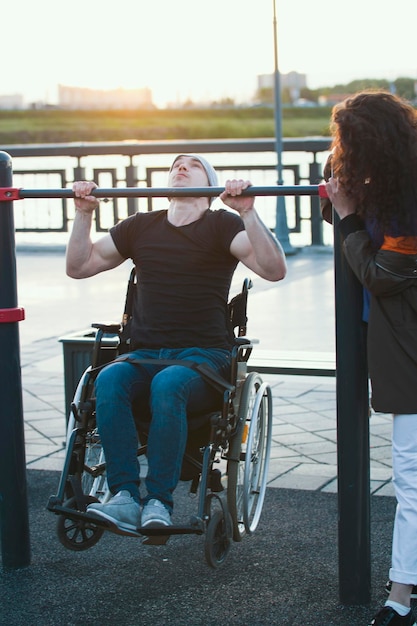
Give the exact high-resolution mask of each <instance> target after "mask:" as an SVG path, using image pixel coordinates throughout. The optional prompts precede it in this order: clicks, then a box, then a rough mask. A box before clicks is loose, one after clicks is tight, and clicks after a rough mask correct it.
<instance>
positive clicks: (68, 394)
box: [59, 328, 119, 422]
mask: <svg viewBox="0 0 417 626" xmlns="http://www.w3.org/2000/svg"><path fill="white" fill-rule="evenodd" d="M95 336H96V331H95V330H94V329H91V328H90V329H87V330H82V331H78V332H75V333H72V334H70V335H65V336H64V337H60V338H59V341H60V342H61V343H62V347H63V352H64V379H65V415H66V419H67V422H68V417H69V414H70V411H71V403H72V401H73V399H74V394H75V390H76V389H77V385H78V382H79V380H80V378H81V376H82V374H83V373H84V372H85V370H86V369H87V367H88V366H89V365H91V358H92V353H93V346H94V341H95ZM101 345H102V350H101V355H102V358H101V359H100V365H102V364H103V363H108V362H109V361H112V360H113V359H114V358H115V357H116V355H117V346H118V345H119V338H118V335H114V336H112V335H106V336H105V337H103V338H102V340H101Z"/></svg>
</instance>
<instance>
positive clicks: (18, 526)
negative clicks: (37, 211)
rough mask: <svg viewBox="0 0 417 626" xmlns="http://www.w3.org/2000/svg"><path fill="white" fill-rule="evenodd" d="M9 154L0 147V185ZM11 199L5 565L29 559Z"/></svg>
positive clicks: (1, 208) (3, 398)
mask: <svg viewBox="0 0 417 626" xmlns="http://www.w3.org/2000/svg"><path fill="white" fill-rule="evenodd" d="M11 185H12V160H11V157H10V155H9V154H7V153H6V152H1V151H0V187H10V186H11ZM23 317H24V314H23V309H19V308H18V307H17V284H16V252H15V235H14V216H13V202H1V203H0V535H1V548H2V551H1V553H2V564H3V568H4V569H15V568H19V567H25V566H27V565H29V564H30V541H29V515H28V503H27V486H26V459H25V442H24V420H23V402H22V381H21V372H20V345H19V329H18V322H19V321H20V320H22V319H23Z"/></svg>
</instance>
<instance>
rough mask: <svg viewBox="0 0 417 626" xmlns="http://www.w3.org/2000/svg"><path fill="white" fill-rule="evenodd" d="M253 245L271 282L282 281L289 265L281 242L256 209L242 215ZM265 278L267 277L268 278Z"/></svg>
mask: <svg viewBox="0 0 417 626" xmlns="http://www.w3.org/2000/svg"><path fill="white" fill-rule="evenodd" d="M241 217H242V219H243V222H244V224H245V230H246V233H247V235H248V238H249V241H250V243H251V245H252V248H253V251H254V254H255V258H256V262H257V264H258V265H259V267H260V268H262V270H263V273H264V274H265V275H267V276H268V277H270V276H273V278H270V280H280V279H281V278H284V276H285V274H286V269H287V264H286V260H285V254H284V251H283V249H282V246H281V244H280V242H279V241H278V240H277V238H276V237H275V236H274V235H273V234H272V233H271V231H270V230H269V228H267V226H266V225H265V224H264V222H263V221H262V220H261V218H260V217H259V215H258V213H257V212H256V210H255V209H252V210H250V211H248V212H247V213H244V214H243V215H241ZM267 276H265V277H267Z"/></svg>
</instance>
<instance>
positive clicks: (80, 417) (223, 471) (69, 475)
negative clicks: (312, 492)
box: [47, 269, 272, 568]
mask: <svg viewBox="0 0 417 626" xmlns="http://www.w3.org/2000/svg"><path fill="white" fill-rule="evenodd" d="M136 285H137V278H136V273H135V269H133V270H132V272H131V275H130V278H129V281H128V288H127V294H126V300H125V308H124V314H123V319H122V322H121V323H120V324H114V323H103V324H101V323H98V324H96V323H94V324H92V327H93V328H94V329H95V338H94V343H93V350H92V360H91V365H90V366H89V367H88V368H87V369H86V371H85V372H84V373H83V375H82V376H81V379H80V381H79V383H78V386H77V389H76V391H75V396H74V399H73V402H72V405H71V413H70V416H69V419H68V428H67V440H66V455H65V460H64V466H63V470H62V473H61V476H60V480H59V485H58V490H57V493H56V494H55V495H51V496H50V498H49V501H48V505H47V508H48V510H49V511H51V512H53V513H54V514H56V515H57V516H58V520H57V534H58V539H59V541H60V542H61V543H62V545H63V546H64V547H65V548H68V549H70V550H74V551H82V550H87V549H89V548H91V547H92V546H94V545H95V544H96V543H97V542H98V541H99V540H100V538H101V537H102V535H103V533H104V532H105V530H106V528H107V524H106V522H105V520H103V521H99V520H98V519H93V518H92V517H89V515H88V512H87V510H86V508H87V506H88V505H89V504H91V503H92V502H98V501H100V502H106V501H107V500H109V499H110V497H111V493H110V491H109V489H108V486H107V481H106V461H105V457H104V452H103V449H102V446H101V442H100V435H99V433H98V430H97V427H96V416H95V398H94V380H95V378H96V376H97V373H98V372H99V371H100V369H101V368H102V367H105V366H106V364H108V363H109V362H111V361H112V360H114V358H116V359H118V358H125V359H129V342H130V337H129V328H130V322H131V318H132V308H133V302H134V297H133V294H134V291H135V288H136ZM251 286H252V284H251V281H250V279H247V278H246V279H245V280H244V282H243V286H242V290H241V292H240V293H238V294H237V295H236V296H235V297H234V298H232V299H231V301H230V302H229V303H228V312H227V315H228V320H229V321H230V327H231V331H232V332H233V336H234V345H233V348H232V360H231V369H230V377H229V379H226V378H222V377H221V376H219V375H218V374H217V373H216V372H214V371H213V370H211V368H209V367H208V366H204V365H201V364H200V365H198V364H193V365H194V366H195V367H196V368H197V369H198V371H199V372H200V374H201V375H202V376H203V377H204V378H205V379H206V380H207V381H208V382H209V383H210V384H211V385H213V386H214V388H215V389H217V390H218V391H221V396H222V402H221V406H219V408H218V410H216V411H215V412H212V413H210V414H208V415H193V416H189V419H188V438H187V446H186V450H185V454H184V459H183V464H182V470H181V479H180V480H181V481H189V482H190V494H191V495H193V496H194V497H195V499H196V500H197V511H196V513H195V515H192V516H191V517H190V519H189V520H188V523H186V524H177V525H173V526H170V527H164V528H162V529H161V528H143V529H142V528H138V529H137V532H136V533H135V532H133V531H132V533H129V534H131V535H133V536H137V537H138V538H141V539H142V541H143V542H144V543H150V544H152V543H155V544H158V536H159V535H160V536H162V535H164V536H167V535H179V534H194V535H200V536H204V553H205V558H206V561H207V563H208V565H210V566H211V567H213V568H216V567H218V566H220V565H222V564H223V563H224V561H225V559H226V557H227V555H228V553H229V550H230V547H231V545H232V542H233V541H234V542H240V541H241V540H242V539H243V537H244V536H245V535H252V534H253V533H254V531H255V530H256V528H257V526H258V523H259V519H260V516H261V512H262V507H263V503H264V498H265V492H266V486H267V476H268V465H269V459H270V449H271V438H272V394H271V389H270V386H269V385H268V383H266V382H264V381H263V380H262V378H261V376H260V375H259V374H258V373H257V372H249V373H248V371H247V363H248V359H249V357H250V354H251V352H252V349H253V344H252V342H251V341H250V339H248V338H247V336H246V324H247V299H248V291H249V289H250V288H251ZM109 337H112V338H113V339H115V341H116V344H117V348H112V349H111V350H109V345H108V342H106V340H105V338H109ZM161 363H162V364H163V365H164V364H165V363H164V362H161ZM176 363H178V362H176ZM179 363H180V364H182V363H183V364H184V365H185V364H186V365H187V366H188V367H189V366H190V362H187V361H180V362H179ZM166 364H167V365H169V364H170V363H169V362H167V363H166ZM138 462H139V466H140V468H141V475H142V468H144V469H145V471H146V429H144V430H141V429H140V428H139V429H138ZM159 543H161V542H159Z"/></svg>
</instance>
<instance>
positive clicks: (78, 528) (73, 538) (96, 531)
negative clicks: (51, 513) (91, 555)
mask: <svg viewBox="0 0 417 626" xmlns="http://www.w3.org/2000/svg"><path fill="white" fill-rule="evenodd" d="M92 502H98V500H97V498H93V497H91V496H89V497H88V498H87V502H86V504H91V503H92ZM64 506H65V507H67V508H69V509H74V510H76V509H77V505H76V500H75V498H70V499H69V500H67V501H66V502H65V504H64ZM57 533H58V539H59V541H60V542H61V543H62V545H63V546H64V547H65V548H67V549H68V550H74V551H75V552H81V551H82V550H88V549H89V548H92V547H93V546H94V545H95V544H96V543H97V542H98V541H99V540H100V539H101V537H102V535H103V533H104V529H103V528H99V527H98V526H96V525H95V524H92V523H91V522H88V521H84V520H75V519H71V518H70V517H66V516H65V515H64V514H62V515H60V516H59V518H58V522H57Z"/></svg>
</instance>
